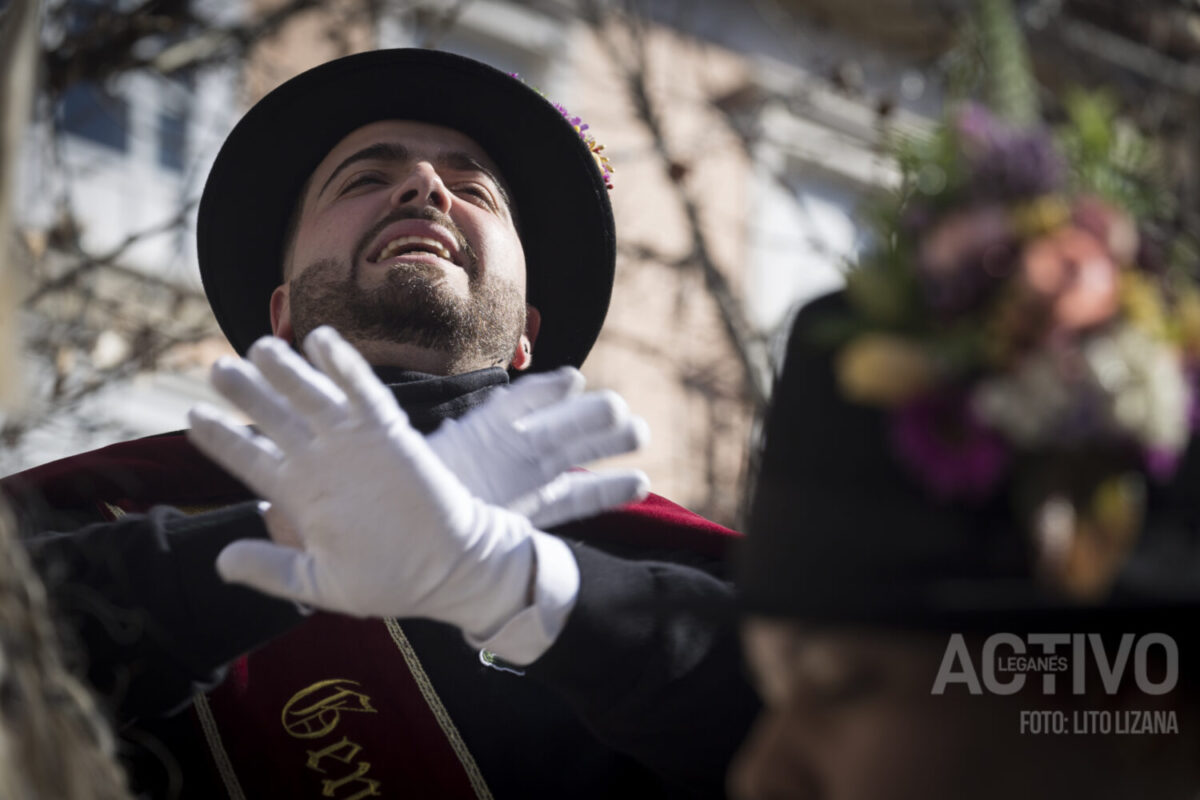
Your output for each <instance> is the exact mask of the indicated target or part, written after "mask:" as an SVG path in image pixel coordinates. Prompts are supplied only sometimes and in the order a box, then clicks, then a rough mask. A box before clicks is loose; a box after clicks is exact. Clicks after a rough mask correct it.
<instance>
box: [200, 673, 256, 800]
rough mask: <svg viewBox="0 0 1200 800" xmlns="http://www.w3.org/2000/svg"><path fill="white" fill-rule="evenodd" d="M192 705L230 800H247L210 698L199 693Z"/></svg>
mask: <svg viewBox="0 0 1200 800" xmlns="http://www.w3.org/2000/svg"><path fill="white" fill-rule="evenodd" d="M192 705H193V706H195V708H196V716H198V717H200V727H201V728H203V729H204V738H205V740H206V741H207V742H208V749H209V750H210V751H211V752H212V757H213V761H215V762H216V764H217V771H218V772H219V773H221V782H222V783H224V784H225V791H227V792H229V798H230V800H246V793H245V792H243V791H242V784H241V783H240V782H239V781H238V778H237V773H235V772H234V771H233V762H231V761H230V760H229V753H227V752H225V743H224V742H222V741H221V731H219V730H218V729H217V720H216V718H215V717H214V716H213V713H212V708H211V707H210V706H209V705H208V698H207V697H205V696H204V695H202V694H198V695H196V697H195V698H194V699H193V700H192Z"/></svg>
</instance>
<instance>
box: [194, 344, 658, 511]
mask: <svg viewBox="0 0 1200 800" xmlns="http://www.w3.org/2000/svg"><path fill="white" fill-rule="evenodd" d="M333 337H334V338H335V341H334V343H333V344H331V345H330V347H331V349H332V350H334V351H337V352H338V354H339V355H338V358H339V359H342V360H346V359H349V360H358V361H361V360H362V359H361V357H360V356H359V355H358V352H357V351H356V350H354V348H353V347H351V346H350V345H349V344H347V343H346V342H345V341H343V340H342V339H341V337H340V336H338V335H337V333H336V332H335V333H334V334H333ZM248 357H249V360H250V362H251V363H250V364H246V363H245V362H242V361H233V360H230V361H222V362H220V363H219V364H218V365H217V366H216V367H215V368H214V369H213V385H214V386H216V388H217V390H218V391H220V392H221V394H223V395H225V397H227V398H228V399H229V400H230V401H231V402H233V403H234V404H235V405H237V406H238V407H240V408H241V409H242V410H243V411H245V412H246V413H247V414H248V415H249V416H250V417H251V418H252V419H255V420H259V421H262V422H264V423H265V421H266V420H271V421H272V422H271V423H270V424H271V425H272V426H273V427H274V428H275V429H276V430H280V431H281V432H282V433H283V434H284V435H287V436H291V437H301V438H302V437H305V436H307V433H306V426H305V423H304V421H303V417H304V416H311V417H313V418H321V419H325V420H326V421H327V423H329V424H332V423H333V422H334V421H336V420H337V419H340V418H342V417H343V416H344V415H345V413H346V411H345V408H346V400H345V397H344V394H343V392H342V391H341V390H340V389H339V388H338V387H337V386H335V385H334V384H333V383H332V382H331V381H330V380H329V378H327V377H326V376H325V375H322V374H321V373H320V372H318V371H316V370H314V369H313V368H312V367H311V366H309V365H308V364H306V363H305V362H304V360H303V359H302V358H300V356H299V355H297V354H296V353H295V352H294V351H293V350H292V349H291V348H290V347H288V346H287V345H286V344H284V343H283V342H282V341H281V340H279V339H275V338H273V337H264V338H263V339H261V340H260V341H259V342H256V343H255V345H254V347H252V348H251V350H250V352H249V354H248ZM359 374H363V373H361V372H360V373H359ZM366 374H367V375H368V378H369V380H370V382H372V383H378V380H377V379H376V378H375V377H374V375H370V374H369V368H368V370H367V373H366ZM364 380H365V379H364ZM583 385H584V378H583V375H581V374H580V373H579V371H578V370H576V369H573V368H571V367H565V368H563V369H559V370H556V371H554V372H550V373H546V374H539V375H530V376H527V377H523V378H521V379H519V380H517V381H516V382H515V383H513V384H512V385H511V386H509V387H502V388H498V389H496V390H495V391H493V392H492V394H491V396H490V397H488V400H487V402H486V403H484V404H483V405H482V406H480V407H478V408H475V409H473V410H471V411H470V412H469V413H467V414H466V415H464V416H463V417H462V418H461V419H457V420H454V419H448V420H446V421H444V422H443V423H442V424H441V426H440V427H439V428H438V429H437V430H435V431H434V432H433V433H431V434H430V435H429V437H428V443H429V446H430V447H431V448H432V449H433V452H434V453H435V454H436V455H437V457H438V458H439V459H440V460H441V461H442V463H444V464H445V465H446V466H447V467H449V468H450V471H451V472H453V473H454V474H455V475H456V476H457V477H458V479H459V480H460V481H462V483H463V485H464V486H465V487H466V488H467V491H469V492H470V493H471V494H473V495H475V496H476V497H478V498H479V499H481V500H483V501H484V502H486V503H493V504H496V505H502V506H506V507H508V508H511V509H513V510H516V511H518V512H519V513H521V514H523V515H525V516H527V517H529V519H530V521H531V522H532V523H533V524H534V526H536V527H538V528H551V527H553V526H555V525H558V524H560V523H563V522H568V521H571V520H575V519H582V518H584V517H588V516H592V515H594V514H597V513H599V512H600V511H604V510H606V509H609V508H612V507H614V506H617V505H620V504H622V503H626V502H629V501H630V500H634V499H639V498H641V497H644V496H645V494H646V491H647V488H648V485H649V481H648V479H647V478H646V475H645V473H643V472H642V471H641V470H631V469H610V470H599V471H595V472H570V473H567V472H564V470H567V469H569V468H570V467H573V466H577V465H580V464H585V463H587V462H589V461H593V460H596V459H600V458H606V457H608V456H614V455H620V454H622V453H628V452H631V451H633V450H636V449H638V448H639V447H642V446H644V445H645V443H646V441H647V440H648V439H649V430H648V428H647V426H646V423H645V422H644V421H643V420H642V419H641V418H639V417H634V416H632V415H631V414H630V413H629V407H628V406H627V405H626V404H625V401H624V400H623V399H621V397H620V395H617V394H616V393H614V392H590V393H587V394H581V392H582V391H583Z"/></svg>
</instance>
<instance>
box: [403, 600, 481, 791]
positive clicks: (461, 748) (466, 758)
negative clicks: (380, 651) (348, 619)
mask: <svg viewBox="0 0 1200 800" xmlns="http://www.w3.org/2000/svg"><path fill="white" fill-rule="evenodd" d="M384 624H385V625H387V629H388V633H390V634H391V635H392V641H394V642H395V643H396V647H398V648H399V649H400V654H401V655H402V656H404V662H405V663H406V664H407V665H408V671H409V672H411V673H412V676H413V680H414V681H416V683H417V688H419V689H420V690H421V696H422V697H424V698H425V702H426V703H427V704H428V705H429V710H430V711H432V712H433V716H434V718H435V719H436V720H437V721H438V725H440V726H441V728H442V732H443V733H444V734H446V738H447V739H448V740H449V741H450V747H451V748H453V749H454V754H455V755H456V756H458V760H459V762H460V763H461V764H462V766H463V769H464V770H465V771H466V773H467V777H468V778H469V779H470V781H471V788H472V789H474V790H475V796H476V797H477V798H479V800H492V791H491V789H489V788H488V786H487V783H486V782H485V781H484V780H483V773H482V772H480V771H479V765H478V764H476V763H475V757H474V756H472V755H471V751H470V750H468V749H467V743H466V742H464V741H463V738H462V734H460V733H459V732H458V727H457V726H456V725H455V724H454V720H452V719H450V714H449V713H448V712H447V711H446V707H445V706H444V705H442V699H441V698H440V697H438V695H437V692H436V691H435V690H434V688H433V682H432V681H431V680H429V675H427V674H426V672H425V668H424V667H423V666H421V660H420V659H419V658H417V651H416V650H415V649H413V646H412V642H410V641H409V640H408V637H407V636H405V635H404V631H403V630H402V629H401V628H400V623H399V622H397V621H396V620H394V619H386V620H384Z"/></svg>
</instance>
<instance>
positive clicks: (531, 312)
mask: <svg viewBox="0 0 1200 800" xmlns="http://www.w3.org/2000/svg"><path fill="white" fill-rule="evenodd" d="M541 327H542V312H540V311H538V310H537V309H536V308H534V307H533V306H531V305H529V304H528V303H526V304H525V332H524V333H523V334H521V338H520V339H519V340H518V341H517V349H516V351H515V352H513V357H512V364H511V365H510V366H511V368H512V369H514V370H516V371H518V372H520V371H522V370H526V369H529V366H530V365H531V364H532V363H533V343H534V342H536V341H537V335H538V330H539V329H540V328H541Z"/></svg>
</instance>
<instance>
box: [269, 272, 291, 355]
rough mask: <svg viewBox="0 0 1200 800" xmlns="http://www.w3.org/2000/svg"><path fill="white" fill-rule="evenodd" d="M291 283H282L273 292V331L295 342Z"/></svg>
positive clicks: (281, 337) (285, 339) (282, 337)
mask: <svg viewBox="0 0 1200 800" xmlns="http://www.w3.org/2000/svg"><path fill="white" fill-rule="evenodd" d="M290 287H291V285H290V284H287V283H281V284H280V285H278V286H276V287H275V291H273V292H271V332H272V333H274V334H275V335H276V336H278V337H279V338H280V339H283V340H284V341H286V342H288V343H290V344H295V342H293V341H292V340H293V339H294V338H295V335H294V334H293V332H292V306H291V298H290V295H289V294H288V289H289V288H290Z"/></svg>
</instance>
